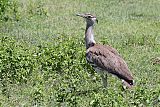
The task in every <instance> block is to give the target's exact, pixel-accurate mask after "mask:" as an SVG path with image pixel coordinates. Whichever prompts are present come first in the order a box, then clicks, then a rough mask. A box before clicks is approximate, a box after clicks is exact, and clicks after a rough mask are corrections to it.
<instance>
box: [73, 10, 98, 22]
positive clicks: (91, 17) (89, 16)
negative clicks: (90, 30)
mask: <svg viewBox="0 0 160 107" xmlns="http://www.w3.org/2000/svg"><path fill="white" fill-rule="evenodd" d="M76 15H77V16H80V17H83V18H85V19H86V22H87V24H89V25H94V23H95V22H97V23H98V20H97V18H96V16H94V15H92V14H89V13H87V14H76Z"/></svg>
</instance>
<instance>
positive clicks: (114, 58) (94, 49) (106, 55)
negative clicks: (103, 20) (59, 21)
mask: <svg viewBox="0 0 160 107" xmlns="http://www.w3.org/2000/svg"><path fill="white" fill-rule="evenodd" d="M76 15H77V16H80V17H83V18H85V20H86V30H85V44H86V60H87V62H88V63H90V64H91V66H92V67H93V68H94V69H95V70H96V71H97V72H98V73H99V74H100V75H101V78H102V82H103V86H104V87H107V73H111V74H113V75H115V76H117V77H118V78H120V79H121V80H122V83H123V86H125V87H128V88H131V87H132V86H133V76H132V74H131V72H130V70H129V68H128V66H127V64H126V62H125V61H124V60H123V58H122V57H121V56H120V54H119V53H118V52H117V50H116V49H114V48H112V47H111V46H108V45H101V44H97V43H96V42H95V40H94V33H93V27H94V24H95V23H96V22H97V23H98V20H97V18H96V16H94V15H91V14H76Z"/></svg>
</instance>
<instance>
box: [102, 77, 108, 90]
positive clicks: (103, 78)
mask: <svg viewBox="0 0 160 107" xmlns="http://www.w3.org/2000/svg"><path fill="white" fill-rule="evenodd" d="M101 78H102V83H103V86H104V88H106V87H107V74H104V75H101Z"/></svg>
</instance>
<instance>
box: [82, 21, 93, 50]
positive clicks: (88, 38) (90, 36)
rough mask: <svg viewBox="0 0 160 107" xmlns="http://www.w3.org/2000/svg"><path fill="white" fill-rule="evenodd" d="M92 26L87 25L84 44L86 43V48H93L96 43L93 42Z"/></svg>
mask: <svg viewBox="0 0 160 107" xmlns="http://www.w3.org/2000/svg"><path fill="white" fill-rule="evenodd" d="M93 28H94V26H93V25H91V24H87V26H86V31H85V42H86V48H87V49H88V48H89V47H91V46H93V45H94V44H95V43H96V42H95V40H94V32H93Z"/></svg>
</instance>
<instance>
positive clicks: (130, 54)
mask: <svg viewBox="0 0 160 107" xmlns="http://www.w3.org/2000/svg"><path fill="white" fill-rule="evenodd" d="M88 12H89V13H93V14H95V15H96V16H97V18H98V19H99V24H97V25H96V27H95V38H96V41H97V42H99V43H103V44H109V45H111V46H113V47H114V48H116V49H117V50H118V51H119V52H120V54H121V55H122V57H123V58H124V59H125V60H126V62H127V63H128V66H129V68H130V70H131V71H132V73H133V74H134V77H135V87H134V88H133V89H131V90H123V89H122V87H121V81H120V80H119V79H117V78H116V77H113V76H111V75H109V78H108V88H107V89H104V88H103V87H102V84H101V78H100V76H99V75H98V74H97V73H95V72H94V70H93V69H92V68H91V67H90V65H88V64H87V63H86V60H85V45H84V39H83V38H84V29H85V23H84V21H83V20H82V19H81V18H79V17H76V16H75V14H76V13H88ZM159 57H160V2H159V0H74V1H73V0H1V1H0V106H2V107H14V106H18V107H23V106H24V107H31V106H37V107H57V106H58V107H59V106H64V107H72V106H75V107H90V106H91V107H159V106H160V64H159V63H155V62H154V59H158V58H159ZM153 63H154V64H153Z"/></svg>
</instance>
